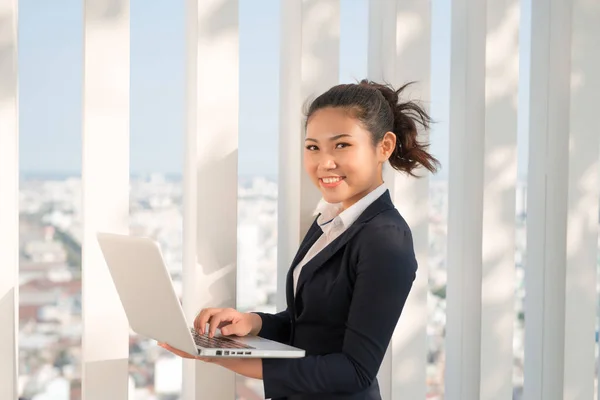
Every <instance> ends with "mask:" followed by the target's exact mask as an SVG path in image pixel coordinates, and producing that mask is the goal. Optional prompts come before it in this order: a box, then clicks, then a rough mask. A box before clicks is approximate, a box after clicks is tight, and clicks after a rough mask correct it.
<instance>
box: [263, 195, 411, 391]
mask: <svg viewBox="0 0 600 400" xmlns="http://www.w3.org/2000/svg"><path fill="white" fill-rule="evenodd" d="M321 234H322V230H321V228H320V227H319V226H318V225H317V223H316V221H315V222H313V224H312V226H311V227H310V229H309V230H308V232H307V234H306V236H305V237H304V240H303V241H302V244H301V245H300V248H299V250H298V253H297V254H296V257H295V258H294V261H293V263H292V266H291V268H290V270H289V272H288V274H287V285H286V295H287V309H286V310H285V311H283V312H280V313H278V314H265V313H257V314H258V315H260V317H261V319H262V329H261V331H260V333H259V336H261V337H264V338H267V339H271V340H276V341H278V342H281V343H287V344H291V345H293V346H296V347H299V348H301V349H304V350H305V351H306V357H304V358H299V359H263V382H264V388H265V396H266V397H267V398H279V399H286V398H287V399H290V400H292V399H294V400H300V399H311V400H316V399H353V400H358V399H365V400H379V399H381V395H380V393H379V385H378V383H377V379H376V376H377V371H378V370H379V367H380V365H381V362H382V360H383V356H384V355H385V352H386V349H387V347H388V344H389V342H390V340H391V337H392V334H393V332H394V328H395V326H396V324H397V322H398V318H399V317H400V313H401V311H402V308H403V307H404V303H405V301H406V298H407V296H408V293H409V292H410V288H411V286H412V282H413V280H414V278H415V272H416V269H417V262H416V259H415V254H414V250H413V242H412V235H411V232H410V229H409V227H408V225H407V224H406V221H404V219H403V218H402V216H401V215H400V213H399V212H398V211H397V210H396V208H395V207H394V204H393V203H392V200H391V198H390V194H389V192H388V191H386V192H385V193H384V194H383V195H382V196H381V197H379V198H378V199H377V200H375V201H374V202H373V203H372V204H371V205H370V206H369V207H368V208H367V209H366V210H365V211H364V212H363V213H362V214H361V215H360V217H359V218H358V219H357V220H356V221H355V222H354V224H352V225H351V226H350V227H349V228H348V229H347V230H346V231H345V232H344V233H342V234H341V235H340V236H339V237H338V238H336V239H335V240H334V241H333V242H331V243H330V244H329V245H328V246H327V247H325V248H324V249H323V250H322V251H321V252H319V253H318V254H317V255H316V256H315V257H314V258H313V259H311V260H310V261H309V262H308V263H307V264H306V265H305V266H304V267H303V269H302V272H301V273H300V277H299V279H298V287H297V294H296V297H295V298H294V293H293V286H292V284H293V283H292V279H293V277H292V271H293V270H294V268H295V267H296V265H298V263H299V262H300V261H301V260H302V259H303V258H304V255H305V254H306V253H307V251H308V250H309V249H310V247H311V246H312V245H313V243H315V241H316V240H317V239H318V237H319V236H320V235H321Z"/></svg>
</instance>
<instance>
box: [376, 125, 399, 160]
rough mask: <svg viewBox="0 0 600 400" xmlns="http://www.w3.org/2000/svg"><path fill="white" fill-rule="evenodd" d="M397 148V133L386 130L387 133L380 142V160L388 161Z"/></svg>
mask: <svg viewBox="0 0 600 400" xmlns="http://www.w3.org/2000/svg"><path fill="white" fill-rule="evenodd" d="M395 148H396V135H395V134H394V132H386V133H385V135H383V139H381V142H380V143H379V152H378V153H379V154H378V156H379V158H380V160H379V161H380V162H385V161H387V160H388V159H389V158H390V157H391V156H392V153H393V152H394V149H395Z"/></svg>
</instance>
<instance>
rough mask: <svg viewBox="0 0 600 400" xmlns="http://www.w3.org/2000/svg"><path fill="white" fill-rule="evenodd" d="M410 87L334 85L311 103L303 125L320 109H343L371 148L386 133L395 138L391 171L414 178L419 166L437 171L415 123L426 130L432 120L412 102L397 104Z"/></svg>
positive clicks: (377, 84) (363, 83)
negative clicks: (367, 135)
mask: <svg viewBox="0 0 600 400" xmlns="http://www.w3.org/2000/svg"><path fill="white" fill-rule="evenodd" d="M410 84H411V83H407V84H406V85H404V86H402V87H401V88H399V89H398V90H395V89H394V88H393V87H392V86H391V85H389V84H380V83H376V82H372V81H369V80H366V79H363V80H362V81H360V82H359V83H351V84H342V85H337V86H334V87H332V88H331V89H329V90H328V91H326V92H325V93H323V94H322V95H320V96H319V97H317V98H316V99H315V100H314V101H313V102H312V103H311V104H310V106H309V107H308V111H307V112H306V123H305V124H308V121H309V120H310V117H311V116H312V115H313V114H314V113H315V112H316V111H318V110H320V109H323V108H327V107H333V108H343V109H346V110H347V111H348V112H349V113H350V114H351V115H352V117H354V118H356V119H358V120H359V121H360V122H361V124H362V125H363V127H364V128H365V129H367V130H368V131H369V132H370V133H371V136H372V139H373V144H374V145H376V144H378V143H379V142H381V140H382V139H383V136H384V135H385V133H386V132H393V133H394V134H395V135H396V148H395V149H394V151H393V153H392V155H391V156H390V159H389V162H390V164H391V165H392V167H393V168H394V169H396V170H398V171H403V172H406V173H407V174H409V175H412V176H415V174H414V173H413V170H414V169H415V168H417V167H418V166H419V165H422V166H423V167H425V168H427V169H428V170H429V171H431V172H436V171H437V170H438V168H439V165H440V164H439V162H438V160H437V159H436V158H435V157H433V156H432V155H431V154H429V153H428V152H427V148H428V147H429V144H428V143H421V142H419V141H417V134H418V131H417V124H418V125H421V126H422V127H423V128H424V129H429V125H430V124H431V122H432V121H431V118H430V117H429V115H428V114H427V112H426V111H425V110H424V109H423V108H422V107H421V106H419V105H418V104H417V103H415V102H414V101H407V102H398V99H399V97H400V94H402V92H403V91H404V89H405V88H406V87H407V86H408V85H410Z"/></svg>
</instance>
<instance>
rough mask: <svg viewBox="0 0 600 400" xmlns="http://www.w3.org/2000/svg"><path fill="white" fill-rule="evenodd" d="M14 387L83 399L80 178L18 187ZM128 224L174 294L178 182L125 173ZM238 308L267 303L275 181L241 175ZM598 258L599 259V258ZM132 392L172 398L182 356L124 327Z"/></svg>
mask: <svg viewBox="0 0 600 400" xmlns="http://www.w3.org/2000/svg"><path fill="white" fill-rule="evenodd" d="M525 206H526V186H525V184H524V183H519V184H518V186H517V196H516V211H517V212H516V215H515V218H516V226H517V232H516V249H515V266H516V271H517V278H518V285H517V296H516V298H517V301H516V302H515V322H514V324H515V325H514V326H515V335H514V343H513V347H514V368H513V381H514V387H515V395H514V399H520V397H521V396H520V393H521V389H522V384H523V357H524V354H523V353H524V349H523V339H524V336H523V297H524V287H523V260H524V252H525V244H526V243H525V240H526V236H525V217H526V207H525ZM20 209H21V214H20V276H19V278H20V289H19V290H20V295H19V298H20V314H19V319H20V321H19V328H20V334H19V350H20V351H19V359H20V367H19V393H20V395H21V396H22V397H23V398H25V399H30V400H78V399H80V398H81V393H80V391H81V333H82V322H81V245H80V243H81V236H82V226H81V224H82V219H81V215H82V213H81V181H80V178H79V177H68V176H63V177H48V176H26V177H23V178H22V182H21V193H20ZM447 210H448V196H447V182H446V181H439V180H437V181H436V180H433V181H431V185H430V213H429V222H430V254H429V256H430V258H429V260H430V261H429V282H430V285H429V287H430V293H429V294H430V295H429V298H428V306H429V323H428V327H427V333H428V354H427V360H428V369H427V385H428V393H427V399H429V400H441V399H443V377H444V360H445V352H444V330H445V319H446V312H445V308H446V302H445V285H446V267H445V266H446V243H447V240H446V235H447ZM130 211H131V212H130V231H131V233H132V234H134V235H144V236H149V237H152V238H154V239H156V240H157V241H158V242H159V243H160V244H161V246H162V249H163V254H164V257H165V258H166V261H167V263H168V265H169V268H170V272H171V276H172V279H173V282H174V285H175V288H176V291H178V292H179V293H180V292H181V287H182V285H181V272H182V182H181V180H180V179H179V178H177V177H169V176H163V175H150V176H139V177H132V180H131V191H130ZM238 216H239V218H238V240H239V241H238V280H239V282H243V285H242V284H240V285H238V288H239V291H238V308H239V309H240V310H242V311H249V310H261V311H267V312H274V311H275V305H274V303H275V293H276V260H277V183H276V181H275V180H274V179H270V178H267V177H248V178H240V183H239V202H238ZM599 264H600V263H599ZM129 371H130V388H131V390H130V399H135V400H150V399H152V400H175V399H179V398H180V391H181V375H182V374H181V360H180V359H178V358H176V357H174V356H172V355H171V354H170V353H167V352H166V351H164V350H162V349H161V348H160V347H158V346H156V345H155V343H153V342H152V341H149V340H147V339H144V338H142V337H139V336H137V335H135V334H133V333H132V334H131V337H130V368H129ZM237 394H238V399H245V400H254V399H261V398H264V396H263V392H262V382H260V381H257V380H252V379H245V378H243V377H239V376H238V379H237Z"/></svg>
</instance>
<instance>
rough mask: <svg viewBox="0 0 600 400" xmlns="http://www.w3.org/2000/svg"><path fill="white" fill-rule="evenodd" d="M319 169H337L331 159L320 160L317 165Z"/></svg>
mask: <svg viewBox="0 0 600 400" xmlns="http://www.w3.org/2000/svg"><path fill="white" fill-rule="evenodd" d="M319 164H320V165H319V166H320V167H321V169H325V170H331V169H335V168H336V167H337V165H336V163H335V160H334V159H333V158H331V157H323V159H322V160H321V162H320V163H319Z"/></svg>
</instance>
